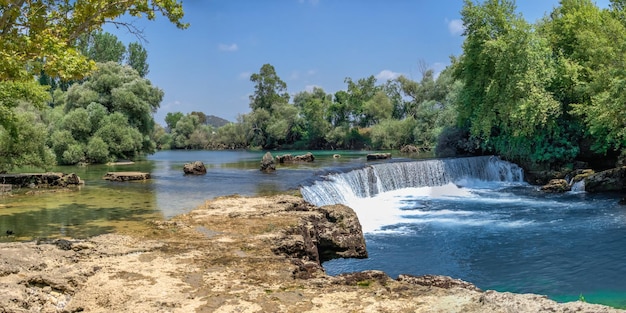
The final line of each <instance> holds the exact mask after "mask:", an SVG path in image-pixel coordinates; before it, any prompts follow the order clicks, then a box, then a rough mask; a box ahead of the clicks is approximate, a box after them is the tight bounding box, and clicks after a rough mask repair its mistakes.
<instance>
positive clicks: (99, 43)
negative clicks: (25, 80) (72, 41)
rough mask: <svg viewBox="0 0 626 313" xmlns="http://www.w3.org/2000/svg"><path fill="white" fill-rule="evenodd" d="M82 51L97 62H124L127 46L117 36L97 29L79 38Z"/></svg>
mask: <svg viewBox="0 0 626 313" xmlns="http://www.w3.org/2000/svg"><path fill="white" fill-rule="evenodd" d="M78 46H79V47H80V48H81V50H82V51H81V53H82V54H83V55H85V56H87V57H88V58H89V59H90V60H93V61H94V62H96V63H106V62H115V63H122V61H123V60H124V57H125V55H126V46H124V43H122V42H121V41H120V40H119V39H118V38H117V36H115V35H113V34H111V33H108V32H103V31H95V32H93V33H91V34H88V35H84V36H83V37H82V38H79V43H78Z"/></svg>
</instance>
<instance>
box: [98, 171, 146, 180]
mask: <svg viewBox="0 0 626 313" xmlns="http://www.w3.org/2000/svg"><path fill="white" fill-rule="evenodd" d="M102 178H103V179H105V180H110V181H131V180H147V179H150V173H142V172H108V173H106V175H104V177H102Z"/></svg>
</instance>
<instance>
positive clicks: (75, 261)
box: [0, 195, 625, 313]
mask: <svg viewBox="0 0 626 313" xmlns="http://www.w3.org/2000/svg"><path fill="white" fill-rule="evenodd" d="M150 226H151V227H150V229H149V230H148V231H145V232H143V231H142V232H136V233H127V234H107V235H101V236H97V237H93V238H90V239H85V240H75V239H71V238H65V239H52V240H47V241H39V242H24V243H1V244H0V251H1V253H0V312H302V313H304V312H470V313H471V312H563V313H564V312H625V311H620V310H617V309H613V308H609V307H605V306H600V305H593V304H588V303H583V302H571V303H564V304H559V303H556V302H554V301H552V300H549V299H547V298H546V297H544V296H540V295H532V294H512V293H501V292H495V291H481V290H479V289H478V288H476V287H475V286H474V285H472V284H470V283H467V282H464V281H461V280H458V279H453V278H450V277H446V276H432V275H429V276H422V277H415V276H410V275H401V276H400V277H399V278H398V279H392V278H390V277H389V276H387V275H386V274H385V273H383V272H380V271H364V272H357V273H350V274H343V275H338V276H335V277H332V276H328V275H327V274H326V273H325V272H324V270H323V268H322V267H321V265H320V262H323V261H324V260H328V259H330V258H335V257H365V256H366V255H367V252H366V250H365V245H364V240H363V234H362V232H361V229H360V226H359V223H358V220H357V219H356V215H355V214H354V212H353V211H352V210H351V209H349V208H347V207H345V206H330V207H322V208H318V207H315V206H312V205H310V204H308V203H306V202H304V201H303V200H302V199H301V198H298V197H294V196H287V195H280V196H272V197H256V198H248V197H238V196H230V197H222V198H218V199H215V200H212V201H208V202H206V203H205V204H204V205H203V206H202V207H200V208H197V209H196V210H193V211H191V212H190V213H187V214H184V215H180V216H177V217H175V218H173V219H172V220H169V221H154V222H152V223H150Z"/></svg>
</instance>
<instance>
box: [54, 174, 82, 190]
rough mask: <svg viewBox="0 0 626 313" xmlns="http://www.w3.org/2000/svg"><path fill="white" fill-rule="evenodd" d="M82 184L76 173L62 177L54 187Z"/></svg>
mask: <svg viewBox="0 0 626 313" xmlns="http://www.w3.org/2000/svg"><path fill="white" fill-rule="evenodd" d="M81 183H82V181H81V180H80V177H78V175H76V174H74V173H70V174H67V175H63V176H61V177H60V178H59V179H57V180H56V181H55V182H54V183H53V184H52V185H53V186H61V187H67V186H68V185H80V184H81Z"/></svg>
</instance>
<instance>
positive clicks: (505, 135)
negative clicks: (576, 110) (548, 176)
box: [455, 0, 577, 163]
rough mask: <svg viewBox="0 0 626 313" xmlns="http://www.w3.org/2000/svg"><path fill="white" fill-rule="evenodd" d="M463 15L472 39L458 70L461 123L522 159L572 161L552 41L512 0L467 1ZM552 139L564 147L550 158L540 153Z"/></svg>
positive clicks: (500, 150)
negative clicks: (556, 90)
mask: <svg viewBox="0 0 626 313" xmlns="http://www.w3.org/2000/svg"><path fill="white" fill-rule="evenodd" d="M461 14H462V16H463V23H464V25H465V27H466V31H465V35H466V40H465V42H464V44H463V50H464V54H463V56H462V57H461V58H460V59H459V63H458V66H457V67H456V70H455V76H456V77H457V78H458V79H460V80H461V81H462V83H463V84H464V87H463V89H462V90H461V91H460V93H459V105H458V107H457V108H458V120H459V123H460V125H461V126H462V127H467V128H469V130H470V134H471V136H473V137H476V138H479V139H480V140H482V142H483V148H484V149H486V150H494V151H495V152H496V153H499V154H502V155H504V156H505V157H509V158H511V159H513V160H514V161H517V162H531V163H550V162H556V161H564V162H568V161H569V160H571V159H572V158H573V157H574V156H575V155H576V154H577V148H576V147H575V146H574V145H573V144H572V143H571V142H569V141H568V140H566V138H564V137H563V132H561V131H559V128H560V125H559V117H560V116H561V115H562V113H563V112H562V110H561V105H560V103H559V102H558V101H557V100H556V99H555V98H554V96H553V94H552V93H551V92H549V90H548V88H549V86H550V85H551V82H552V79H553V77H554V76H555V74H556V71H555V64H554V62H553V58H552V51H551V50H550V46H549V44H548V41H547V40H545V39H544V38H542V37H541V36H539V35H538V33H537V32H536V30H535V29H534V28H533V27H532V26H531V25H529V24H528V23H527V22H526V21H525V20H524V19H523V18H522V17H521V16H519V15H518V14H516V13H515V3H514V1H511V0H488V1H485V3H484V4H482V5H477V4H474V3H472V2H471V1H469V0H466V1H465V5H464V7H463V10H462V12H461ZM537 138H540V142H537ZM564 139H565V140H564ZM551 143H558V144H562V146H560V148H562V149H561V150H556V151H557V152H558V153H557V154H554V155H550V156H549V157H548V156H546V155H543V154H542V153H540V151H542V150H541V149H538V147H541V146H545V145H549V144H551Z"/></svg>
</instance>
